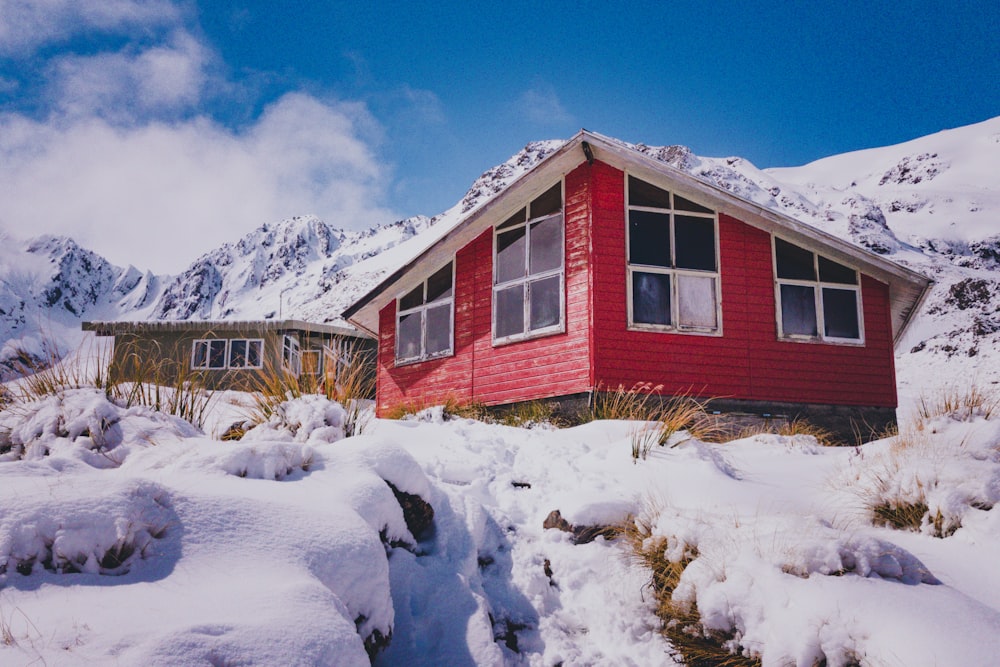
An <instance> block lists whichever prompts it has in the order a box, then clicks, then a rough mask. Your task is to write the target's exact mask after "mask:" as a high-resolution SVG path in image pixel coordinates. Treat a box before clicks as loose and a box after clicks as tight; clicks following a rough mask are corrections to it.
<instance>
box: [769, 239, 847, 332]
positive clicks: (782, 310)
mask: <svg viewBox="0 0 1000 667" xmlns="http://www.w3.org/2000/svg"><path fill="white" fill-rule="evenodd" d="M774 273H775V285H776V293H777V298H778V330H779V336H781V337H782V338H788V339H793V340H795V339H799V340H824V341H833V342H861V341H862V335H861V332H862V326H861V288H860V286H859V276H858V272H857V271H856V270H855V269H852V268H851V267H849V266H845V265H843V264H840V263H839V262H835V261H833V260H832V259H829V258H827V257H823V256H821V255H817V254H816V253H814V252H812V251H810V250H806V249H805V248H801V247H799V246H796V245H794V244H792V243H789V242H788V241H785V240H783V239H779V238H777V237H775V239H774Z"/></svg>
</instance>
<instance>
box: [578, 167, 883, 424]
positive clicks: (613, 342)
mask: <svg viewBox="0 0 1000 667" xmlns="http://www.w3.org/2000/svg"><path fill="white" fill-rule="evenodd" d="M595 166H596V165H595ZM593 189H594V193H595V196H594V198H593V203H594V211H593V219H594V256H593V272H594V280H593V282H594V291H593V299H594V345H595V379H596V381H597V382H598V383H600V384H602V385H603V386H605V387H617V386H619V385H624V386H626V387H631V386H633V385H635V384H636V383H638V382H652V383H653V384H663V385H664V392H666V393H684V392H687V393H691V394H695V395H699V396H705V397H712V396H714V397H726V398H740V399H751V400H771V401H790V402H797V403H829V404H840V405H861V406H886V407H894V406H895V405H896V387H895V375H894V368H893V350H892V337H891V333H890V331H891V326H890V321H889V317H890V314H889V300H888V287H887V286H886V285H884V284H882V283H879V282H876V281H874V280H872V279H870V278H868V277H867V276H863V277H862V303H863V309H864V325H865V344H864V346H852V345H832V344H824V343H811V342H810V343H797V342H790V341H781V340H778V338H777V324H776V315H775V296H774V277H773V269H772V264H771V241H770V235H769V234H767V233H766V232H763V231H760V230H758V229H756V228H753V227H750V226H749V225H746V224H744V223H742V222H740V221H739V220H737V219H735V218H732V217H730V216H727V215H720V216H719V254H720V276H721V281H722V333H723V335H722V336H721V337H719V336H699V335H692V334H676V333H661V332H648V331H629V330H628V327H627V310H626V308H627V304H626V288H625V202H624V175H623V174H622V172H621V171H619V170H617V169H613V168H610V167H604V168H601V169H596V170H595V183H594V184H593Z"/></svg>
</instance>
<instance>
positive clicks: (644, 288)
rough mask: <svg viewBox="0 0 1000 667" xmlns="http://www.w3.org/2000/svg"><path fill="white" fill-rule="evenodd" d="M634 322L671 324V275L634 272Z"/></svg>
mask: <svg viewBox="0 0 1000 667" xmlns="http://www.w3.org/2000/svg"><path fill="white" fill-rule="evenodd" d="M632 321H633V322H635V323H636V324H664V325H668V324H670V275H669V274H665V273H642V272H641V271H633V272H632Z"/></svg>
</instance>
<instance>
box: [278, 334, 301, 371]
mask: <svg viewBox="0 0 1000 667" xmlns="http://www.w3.org/2000/svg"><path fill="white" fill-rule="evenodd" d="M281 367H282V368H284V369H285V370H287V371H288V372H289V373H291V374H292V375H293V376H295V377H298V376H299V375H301V374H302V345H301V343H300V342H299V337H298V336H294V335H292V334H285V335H284V336H282V338H281Z"/></svg>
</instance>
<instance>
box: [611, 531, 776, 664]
mask: <svg viewBox="0 0 1000 667" xmlns="http://www.w3.org/2000/svg"><path fill="white" fill-rule="evenodd" d="M621 534H622V535H623V536H624V540H625V543H626V544H627V546H628V548H629V553H630V554H631V556H632V557H633V558H634V559H635V560H636V561H637V562H638V563H639V564H640V565H642V566H643V567H645V568H646V569H647V570H649V573H650V581H649V590H650V592H651V593H652V595H653V598H654V600H655V602H656V608H655V611H656V615H657V617H659V619H660V620H661V621H662V622H663V626H662V630H661V631H662V633H663V634H664V635H665V636H666V637H667V639H669V640H670V643H671V644H672V645H673V647H674V649H675V650H677V651H678V652H679V653H680V657H681V658H682V659H683V661H684V663H685V664H687V665H690V666H691V667H718V666H721V667H747V666H754V667H756V666H758V665H760V664H761V663H760V661H759V660H758V659H756V658H752V657H747V656H744V655H742V654H740V653H733V652H732V651H731V650H730V649H729V648H727V643H728V644H732V641H731V640H732V637H729V636H726V635H724V634H722V633H718V632H712V631H709V630H707V629H706V628H705V627H704V624H703V623H702V620H701V615H700V614H699V612H698V605H697V604H696V603H695V602H677V601H675V600H674V599H673V594H674V591H675V590H676V589H677V586H678V585H679V584H680V581H681V576H682V575H683V574H684V570H685V569H687V567H688V565H690V564H691V563H692V562H694V560H695V559H696V558H698V556H699V554H698V549H697V547H694V546H689V545H685V546H684V547H683V548H682V549H680V550H679V553H674V552H675V551H678V550H676V549H669V548H668V542H669V540H668V539H667V537H665V536H663V535H658V534H656V533H655V532H654V530H653V522H652V521H649V520H644V519H639V518H635V517H630V518H629V519H628V520H626V522H625V525H624V526H623V527H622V529H621Z"/></svg>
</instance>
